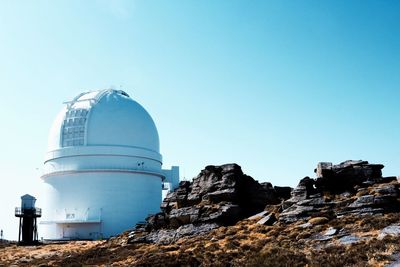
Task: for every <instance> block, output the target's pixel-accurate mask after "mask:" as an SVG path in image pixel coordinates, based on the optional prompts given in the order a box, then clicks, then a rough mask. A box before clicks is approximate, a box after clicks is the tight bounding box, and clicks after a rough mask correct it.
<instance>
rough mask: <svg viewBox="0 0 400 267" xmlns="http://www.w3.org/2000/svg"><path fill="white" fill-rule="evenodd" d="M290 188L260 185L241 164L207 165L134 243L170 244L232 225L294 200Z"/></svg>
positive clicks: (143, 228) (185, 183)
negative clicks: (268, 206)
mask: <svg viewBox="0 0 400 267" xmlns="http://www.w3.org/2000/svg"><path fill="white" fill-rule="evenodd" d="M290 192H291V188H290V187H273V186H272V185H271V184H270V183H263V184H260V183H258V182H257V181H255V180H254V179H253V178H251V177H250V176H248V175H245V174H243V172H242V169H241V168H240V166H239V165H237V164H226V165H222V166H207V167H206V168H205V169H204V170H202V171H201V172H200V174H199V175H198V176H197V177H196V178H194V179H193V181H192V182H189V181H182V182H181V183H180V184H179V187H178V188H177V189H176V190H175V191H174V192H171V193H170V194H168V195H167V197H166V198H165V199H164V201H163V203H162V204H161V210H162V212H161V213H158V214H155V215H151V216H149V217H148V218H147V219H146V224H144V225H139V226H138V227H137V228H136V230H135V231H134V232H133V233H132V235H131V239H130V242H133V243H134V242H157V243H169V242H172V241H173V240H176V239H178V238H180V237H182V236H188V235H194V234H198V233H202V232H204V231H209V230H211V229H214V228H216V227H219V226H221V225H232V224H235V223H236V222H238V221H239V220H241V219H244V218H246V217H248V216H250V215H253V214H255V213H257V212H260V211H263V210H264V208H265V206H266V205H267V204H274V205H276V204H279V203H281V201H282V200H284V199H285V198H288V197H290Z"/></svg>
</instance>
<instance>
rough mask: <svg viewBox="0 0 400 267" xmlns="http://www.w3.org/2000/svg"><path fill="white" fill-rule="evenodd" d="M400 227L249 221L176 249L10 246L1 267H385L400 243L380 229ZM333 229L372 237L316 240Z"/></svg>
mask: <svg viewBox="0 0 400 267" xmlns="http://www.w3.org/2000/svg"><path fill="white" fill-rule="evenodd" d="M318 220H319V219H318ZM396 222H400V214H396V213H393V214H387V215H384V216H366V217H362V218H361V219H360V218H359V217H355V216H345V217H342V218H340V219H333V220H330V221H326V220H323V222H322V221H321V222H319V224H317V225H313V226H312V227H310V228H306V229H303V228H301V227H299V224H300V222H299V223H294V224H290V225H283V224H280V223H277V224H275V225H274V226H263V225H258V224H256V223H255V222H254V221H246V220H245V221H241V222H239V223H238V224H236V225H234V226H230V227H221V228H219V229H216V230H214V231H212V232H210V233H209V234H206V235H203V236H197V237H191V238H183V239H181V240H178V241H177V242H176V243H174V244H171V245H154V244H132V245H126V244H123V242H122V243H121V242H119V240H113V241H109V242H104V241H102V242H99V241H97V242H69V243H67V244H60V245H45V246H39V247H17V246H15V245H9V246H7V247H4V248H0V266H10V265H12V264H15V265H18V266H277V267H279V266H306V265H307V266H384V264H387V263H389V262H390V255H392V254H394V253H396V252H399V249H400V247H399V246H398V244H399V243H400V238H393V237H386V238H385V239H383V240H379V239H377V235H378V234H379V231H378V230H379V229H382V228H383V227H385V226H387V225H390V224H392V223H396ZM329 227H335V228H337V229H343V228H344V229H345V230H346V231H348V232H349V233H352V234H354V235H357V236H360V237H361V236H364V237H369V238H368V239H367V240H365V241H361V242H359V243H356V244H352V245H340V244H339V242H338V241H337V239H338V238H337V237H334V238H333V239H332V240H328V241H319V240H313V239H312V238H311V237H312V236H314V235H316V234H321V233H323V232H324V231H325V230H326V229H327V228H329ZM121 239H122V238H121Z"/></svg>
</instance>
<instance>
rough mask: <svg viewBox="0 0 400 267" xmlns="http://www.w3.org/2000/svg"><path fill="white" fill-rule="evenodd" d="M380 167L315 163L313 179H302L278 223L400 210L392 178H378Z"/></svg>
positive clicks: (397, 190) (358, 162) (396, 187)
mask: <svg viewBox="0 0 400 267" xmlns="http://www.w3.org/2000/svg"><path fill="white" fill-rule="evenodd" d="M383 167H384V166H383V165H381V164H369V163H368V161H361V160H359V161H353V160H348V161H345V162H343V163H340V164H338V165H333V164H332V163H330V162H320V163H318V166H317V169H315V172H316V173H317V176H318V177H317V178H316V179H311V178H309V177H306V178H304V179H302V180H301V181H300V183H299V185H298V186H297V187H296V188H295V189H294V190H293V192H292V196H291V198H290V199H288V200H286V201H284V202H283V204H282V209H283V211H282V213H281V214H280V216H279V220H280V221H282V222H285V223H291V222H295V221H298V220H302V219H303V220H304V219H310V218H312V217H326V218H328V219H333V218H336V217H338V216H342V215H345V214H357V215H363V214H364V215H366V214H382V213H384V212H392V211H398V210H400V207H399V202H398V200H397V198H398V197H399V196H400V191H399V184H398V183H397V182H396V183H390V182H392V181H395V180H396V177H385V178H384V177H382V171H381V170H382V168H383Z"/></svg>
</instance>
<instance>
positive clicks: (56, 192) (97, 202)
mask: <svg viewBox="0 0 400 267" xmlns="http://www.w3.org/2000/svg"><path fill="white" fill-rule="evenodd" d="M41 178H42V180H43V181H44V183H45V195H44V196H43V198H44V199H45V201H44V203H43V205H42V206H43V214H42V217H43V221H42V222H41V234H43V237H44V238H45V239H99V238H108V237H111V236H114V235H117V234H119V233H121V232H123V231H125V230H128V229H130V228H132V227H133V226H134V225H135V224H136V223H137V222H139V221H142V220H143V219H144V218H145V217H146V216H147V215H148V214H152V213H156V212H158V211H159V208H160V203H161V198H162V188H169V189H170V190H171V189H173V188H175V187H177V185H178V183H179V168H178V167H172V168H171V169H168V170H165V169H162V156H161V154H160V148H159V137H158V132H157V128H156V126H155V124H154V121H153V119H152V118H151V116H150V115H149V114H148V112H147V111H146V110H145V109H144V108H143V107H142V106H141V105H140V104H138V103H137V102H136V101H134V100H132V99H131V98H130V97H129V95H128V94H127V93H125V92H124V91H121V90H113V89H108V90H99V91H91V92H86V93H82V94H80V95H78V96H77V97H75V98H74V99H73V100H72V101H70V102H66V103H65V106H64V108H63V109H62V110H61V112H60V113H59V114H58V116H57V118H56V120H55V121H54V123H53V126H52V128H51V130H50V136H49V145H48V152H47V154H46V156H45V162H44V174H43V176H42V177H41Z"/></svg>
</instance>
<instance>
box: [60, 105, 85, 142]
mask: <svg viewBox="0 0 400 267" xmlns="http://www.w3.org/2000/svg"><path fill="white" fill-rule="evenodd" d="M87 114H88V110H86V109H71V110H69V111H68V112H67V113H66V115H65V118H64V123H63V126H62V128H63V129H62V140H61V144H62V146H63V147H67V146H83V145H84V144H85V125H86V118H87Z"/></svg>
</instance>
